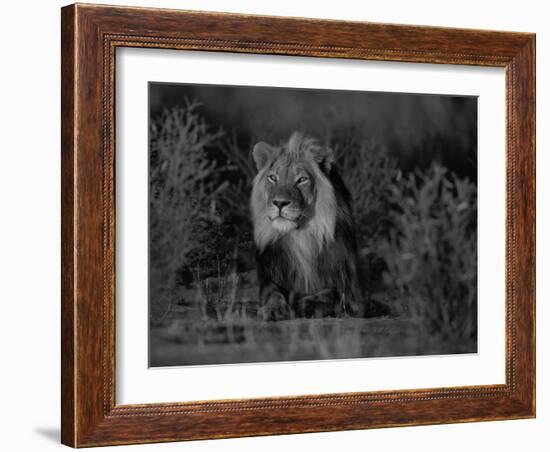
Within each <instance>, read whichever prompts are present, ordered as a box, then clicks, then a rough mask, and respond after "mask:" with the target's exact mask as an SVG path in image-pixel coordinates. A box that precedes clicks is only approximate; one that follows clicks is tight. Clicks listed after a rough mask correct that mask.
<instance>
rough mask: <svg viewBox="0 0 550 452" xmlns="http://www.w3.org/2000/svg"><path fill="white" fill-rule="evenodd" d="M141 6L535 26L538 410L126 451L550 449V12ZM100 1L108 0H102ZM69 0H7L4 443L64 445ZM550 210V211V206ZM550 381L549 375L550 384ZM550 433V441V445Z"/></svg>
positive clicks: (241, 2) (236, 3) (526, 0)
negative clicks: (64, 58) (64, 34)
mask: <svg viewBox="0 0 550 452" xmlns="http://www.w3.org/2000/svg"><path fill="white" fill-rule="evenodd" d="M115 1H116V3H118V4H124V5H135V6H157V7H169V8H185V9H202V10H213V11H231V12H243V13H257V14H274V15H282V16H287V15H288V16H305V17H319V18H332V19H351V20H367V21H377V22H394V23H409V24H423V25H424V24H425V25H441V26H455V27H469V28H487V29H500V30H515V31H530V32H536V33H537V80H538V86H537V90H538V92H537V105H538V107H537V132H538V139H537V147H538V159H537V160H538V176H539V177H538V184H537V189H538V196H537V198H538V199H537V207H538V221H537V229H538V231H539V234H538V250H537V251H538V259H537V264H538V275H539V278H538V287H537V297H538V303H537V304H538V312H537V317H538V321H537V332H538V337H537V340H538V353H537V355H538V356H537V358H538V361H537V362H538V366H537V367H538V372H537V378H538V397H537V403H538V410H537V411H538V414H537V419H536V420H525V421H505V422H489V423H477V424H460V425H446V426H434V427H432V426H429V427H406V428H398V429H383V430H369V431H355V432H341V433H327V434H326V433H322V434H307V435H292V436H278V437H264V438H245V439H232V440H223V441H204V442H194V443H185V444H182V443H175V444H160V445H145V446H131V447H132V448H131V449H129V448H127V447H119V448H117V449H116V450H159V451H161V450H166V451H168V450H176V449H178V450H188V451H213V450H216V451H239V452H241V451H242V452H246V451H257V450H259V449H261V450H262V451H265V452H268V451H280V450H308V449H315V450H335V449H337V450H340V451H355V450H357V451H359V450H361V451H364V450H366V449H371V450H380V449H385V450H389V451H393V450H398V449H406V450H407V451H422V452H426V451H432V450H433V451H439V450H441V449H444V450H446V451H448V452H452V451H461V452H462V451H464V450H465V449H468V448H473V449H476V450H486V449H491V450H499V451H500V452H505V451H515V450H520V449H521V450H530V451H542V450H547V447H548V440H546V441H544V440H543V432H545V431H546V432H547V431H548V430H549V429H550V411H549V403H550V398H549V395H548V394H550V393H549V391H548V386H547V385H548V373H547V370H548V363H549V354H548V352H547V350H546V349H547V346H548V345H549V340H550V339H549V335H548V334H547V333H546V332H545V331H544V329H545V326H546V322H547V321H548V320H549V312H550V309H549V308H548V305H547V304H546V303H545V301H548V296H549V294H550V278H548V277H546V278H545V273H547V271H548V267H549V262H550V239H549V238H548V235H547V234H548V233H547V232H546V231H548V230H550V213H549V209H548V208H547V206H548V200H549V199H550V178H548V177H544V172H545V171H548V170H550V156H549V154H548V152H545V150H547V148H548V144H549V139H550V132H549V131H548V128H544V127H543V125H544V124H548V123H549V121H550V114H549V108H550V107H549V104H550V92H549V89H550V82H549V80H550V63H549V62H548V55H550V31H549V30H548V27H547V23H548V19H550V14H549V13H548V12H547V11H546V10H547V8H546V4H545V3H546V2H541V1H536V0H522V1H521V2H519V1H517V0H516V1H513V2H512V1H508V0H500V1H487V2H481V1H479V0H474V1H472V0H462V1H460V2H451V3H449V2H440V1H423V0H416V1H407V0H399V1H393V0H387V1H384V2H358V1H356V0H355V1H354V0H338V1H337V2H329V1H324V0H318V1H315V2H314V1H312V0H310V1H305V0H302V1H301V2H300V1H297V0H278V1H277V2H264V1H261V0H202V1H198V0H182V1H176V0H160V1H153V0H113V2H115ZM94 3H96V2H94ZM63 4H64V2H60V1H58V0H55V1H51V0H50V1H47V2H46V1H40V0H27V1H24V2H22V1H21V2H16V1H12V2H5V4H4V5H3V6H2V19H3V20H2V26H1V28H0V33H1V39H0V45H1V47H2V51H1V54H0V55H1V57H2V69H1V70H0V81H1V84H0V89H1V91H0V93H1V94H0V131H1V137H2V140H1V141H0V152H1V153H0V193H1V195H0V206H1V217H0V275H1V276H0V282H1V285H0V288H1V291H0V299H1V302H2V308H1V310H0V313H1V315H2V317H1V322H0V335H1V341H0V344H1V346H0V347H1V348H0V351H1V354H0V357H1V359H2V360H1V371H0V425H1V426H2V428H1V429H0V432H1V433H0V448H1V449H2V450H8V451H17V450H28V451H45V450H55V449H60V448H61V447H62V446H60V445H59V417H60V412H59V405H60V402H59V398H60V395H59V392H60V391H59V367H60V353H59V349H60V339H59V329H60V327H59V318H60V302H59V293H60V284H59V281H60V265H59V262H60V258H59V249H60V240H59V235H60V232H59V228H60V225H59V217H60V202H59V198H60V195H59V190H60V179H59V178H60V157H59V136H60V130H59V129H60V124H59V116H60V107H59V105H60V102H59V98H60V93H59V86H60V80H59V79H60V75H59V74H60V71H59V55H60V52H59V48H60V42H59V41H60V39H59V26H60V13H59V8H60V7H61V6H62V5H63ZM545 207H546V208H545ZM545 380H546V381H545ZM543 441H544V442H543Z"/></svg>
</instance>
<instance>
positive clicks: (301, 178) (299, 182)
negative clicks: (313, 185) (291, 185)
mask: <svg viewBox="0 0 550 452" xmlns="http://www.w3.org/2000/svg"><path fill="white" fill-rule="evenodd" d="M306 182H309V177H305V176H302V177H300V178H299V179H298V180H297V181H296V183H297V184H298V185H302V184H305V183H306Z"/></svg>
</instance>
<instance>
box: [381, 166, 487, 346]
mask: <svg viewBox="0 0 550 452" xmlns="http://www.w3.org/2000/svg"><path fill="white" fill-rule="evenodd" d="M390 201H391V203H392V206H393V211H392V212H391V227H390V229H389V233H388V237H387V238H386V239H385V240H383V241H382V242H381V244H380V253H381V255H382V256H383V258H384V260H385V262H386V265H387V271H386V273H385V274H384V279H385V283H386V285H387V286H388V288H389V289H390V290H392V289H393V290H394V291H396V292H397V294H398V296H399V297H400V298H401V299H406V300H408V301H407V307H408V311H409V313H410V314H411V315H412V316H416V317H419V318H423V319H425V320H426V321H427V322H428V325H429V327H430V328H431V330H432V331H437V332H441V333H443V334H445V335H448V336H451V337H453V338H455V339H460V338H463V339H474V338H475V337H476V334H477V270H476V269H477V237H476V230H477V229H476V223H477V194H476V187H475V185H474V184H473V183H472V182H470V181H469V180H467V179H459V178H457V177H456V176H455V175H453V174H449V173H448V172H447V170H446V169H445V168H443V167H441V166H439V165H436V164H434V165H432V167H431V168H429V169H428V170H425V171H423V172H416V173H411V174H409V175H408V176H407V177H402V176H401V174H400V173H398V177H397V178H396V180H395V182H394V183H393V184H392V185H391V194H390Z"/></svg>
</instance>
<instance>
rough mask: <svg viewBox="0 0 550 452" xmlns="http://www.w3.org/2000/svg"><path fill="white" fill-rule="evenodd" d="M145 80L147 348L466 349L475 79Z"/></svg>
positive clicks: (336, 352)
mask: <svg viewBox="0 0 550 452" xmlns="http://www.w3.org/2000/svg"><path fill="white" fill-rule="evenodd" d="M148 90H149V118H148V122H149V130H148V136H149V155H148V165H149V169H148V174H149V179H148V183H149V187H148V188H149V200H148V221H149V227H148V240H149V243H148V250H149V252H148V255H149V262H148V268H149V281H148V287H149V289H148V300H149V307H148V309H149V366H150V367H166V366H186V365H211V364H218V365H219V364H239V363H261V362H292V361H315V360H329V359H351V358H354V359H358V358H376V357H404V356H422V355H451V354H471V353H476V352H477V351H478V318H477V312H478V300H477V288H478V287H477V278H478V274H477V169H478V165H477V143H478V129H477V122H478V121H477V117H478V102H477V97H476V96H462V95H461V96H457V95H448V94H437V93H433V94H417V93H393V92H369V91H348V90H319V89H302V88H280V87H256V86H222V85H200V84H176V83H164V82H163V83H160V82H153V81H151V82H150V83H149V86H148Z"/></svg>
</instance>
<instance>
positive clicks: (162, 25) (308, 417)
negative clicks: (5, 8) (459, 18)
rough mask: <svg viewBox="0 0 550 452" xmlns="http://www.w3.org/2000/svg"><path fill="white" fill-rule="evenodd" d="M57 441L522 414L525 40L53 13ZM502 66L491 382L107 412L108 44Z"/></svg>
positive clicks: (526, 254)
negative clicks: (502, 242) (498, 370)
mask: <svg viewBox="0 0 550 452" xmlns="http://www.w3.org/2000/svg"><path fill="white" fill-rule="evenodd" d="M61 34H62V150H61V154H62V372H61V374H62V442H63V443H64V444H67V445H71V446H74V447H84V446H94V445H108V444H129V443H146V442H157V441H178V440H191V439H204V438H225V437H234V436H249V435H270V434H283V433H299V432H313V431H333V430H347V429H359V428H375V427H390V426H402V425H421V424H440V423H447V422H468V421H483V420H496V419H513V418H527V417H533V416H534V415H535V331H534V328H535V37H534V35H532V34H527V33H508V32H493V31H484V30H459V29H448V28H437V27H416V26H405V25H386V24H371V23H359V22H338V21H327V20H313V19H294V18H278V17H262V16H247V15H236V14H217V13H198V12H185V11H175V10H159V9H146V8H125V7H106V6H98V5H80V4H78V5H71V6H68V7H65V8H63V10H62V30H61ZM124 46H126V47H130V46H131V47H150V48H170V49H185V50H203V51H204V50H207V51H224V52H243V53H264V54H282V55H301V56H316V57H321V56H322V57H333V58H355V59H369V60H388V61H400V62H422V63H441V64H468V65H480V66H499V67H504V68H506V101H507V145H506V146H507V149H506V162H507V163H506V164H507V181H506V184H507V218H506V222H507V223H506V250H507V258H506V344H507V347H506V384H504V385H494V386H477V387H463V388H437V389H423V390H408V391H386V392H365V393H355V394H330V395H318V396H302V397H279V398H267V399H245V400H229V401H216V402H194V403H186V402H177V401H175V402H174V403H169V404H148V405H125V406H121V405H116V403H115V399H116V398H115V365H116V363H115V345H114V338H115V322H114V319H115V297H114V294H115V249H114V248H115V247H114V244H115V214H116V212H115V208H114V206H115V202H114V200H115V174H114V159H115V139H114V131H115V122H114V118H115V114H114V113H115V104H114V86H115V75H114V74H115V72H114V69H115V64H116V48H117V47H124Z"/></svg>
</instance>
